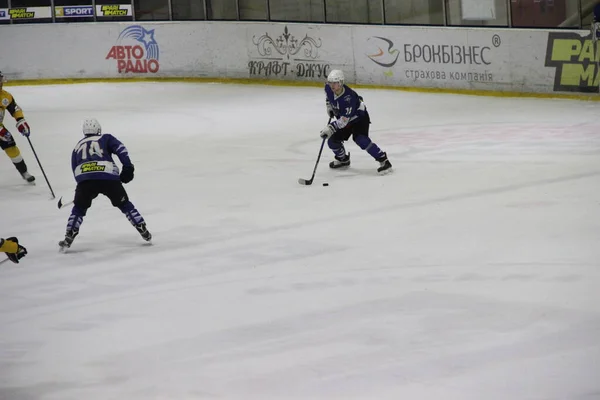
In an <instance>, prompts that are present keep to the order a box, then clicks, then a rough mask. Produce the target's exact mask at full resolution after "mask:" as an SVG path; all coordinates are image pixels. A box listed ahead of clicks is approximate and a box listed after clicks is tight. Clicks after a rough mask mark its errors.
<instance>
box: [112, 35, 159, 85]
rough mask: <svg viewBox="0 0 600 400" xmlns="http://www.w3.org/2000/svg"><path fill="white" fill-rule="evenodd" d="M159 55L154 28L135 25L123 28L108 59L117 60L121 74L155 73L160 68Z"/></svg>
mask: <svg viewBox="0 0 600 400" xmlns="http://www.w3.org/2000/svg"><path fill="white" fill-rule="evenodd" d="M158 56H159V50H158V43H157V42H156V40H155V39H154V29H150V30H146V29H144V27H143V26H141V25H133V26H129V27H127V28H125V29H123V31H122V32H121V34H120V35H119V37H118V39H117V44H115V45H114V46H113V47H112V48H111V49H110V51H109V52H108V54H107V55H106V59H107V60H108V59H114V60H117V70H118V72H119V73H120V74H126V73H128V72H133V73H139V74H147V73H153V74H155V73H157V72H158V69H159V64H158Z"/></svg>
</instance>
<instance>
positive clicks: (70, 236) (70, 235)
mask: <svg viewBox="0 0 600 400" xmlns="http://www.w3.org/2000/svg"><path fill="white" fill-rule="evenodd" d="M78 233H79V232H78V231H67V233H66V234H65V238H64V239H63V240H61V241H60V242H58V246H59V247H60V249H59V250H60V251H61V252H63V253H64V252H65V251H67V249H68V248H70V247H71V244H73V240H75V236H77V234H78Z"/></svg>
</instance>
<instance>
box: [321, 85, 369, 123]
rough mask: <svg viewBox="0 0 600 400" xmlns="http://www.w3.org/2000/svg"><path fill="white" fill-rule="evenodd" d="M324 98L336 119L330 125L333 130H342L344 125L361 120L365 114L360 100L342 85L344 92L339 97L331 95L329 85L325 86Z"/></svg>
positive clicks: (363, 105) (365, 110) (365, 108)
mask: <svg viewBox="0 0 600 400" xmlns="http://www.w3.org/2000/svg"><path fill="white" fill-rule="evenodd" d="M325 96H326V99H327V101H328V102H329V104H331V106H332V107H333V112H334V114H335V116H336V118H337V120H336V121H333V122H332V123H331V125H333V127H334V128H335V130H339V129H342V128H344V127H346V125H348V124H350V123H352V122H354V120H356V119H358V118H362V117H364V116H365V115H366V114H367V107H366V106H365V104H364V103H363V101H362V98H361V97H360V96H359V95H358V94H357V93H356V92H355V91H354V90H352V89H350V88H349V87H348V86H346V85H344V90H343V91H342V93H341V94H340V95H339V96H336V95H335V93H333V90H331V88H330V87H329V85H327V84H326V85H325Z"/></svg>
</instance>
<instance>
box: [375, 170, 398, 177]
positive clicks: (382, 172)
mask: <svg viewBox="0 0 600 400" xmlns="http://www.w3.org/2000/svg"><path fill="white" fill-rule="evenodd" d="M392 172H394V169H393V168H388V169H386V170H384V171H381V172H378V173H377V174H378V175H381V176H384V175H388V174H391V173H392Z"/></svg>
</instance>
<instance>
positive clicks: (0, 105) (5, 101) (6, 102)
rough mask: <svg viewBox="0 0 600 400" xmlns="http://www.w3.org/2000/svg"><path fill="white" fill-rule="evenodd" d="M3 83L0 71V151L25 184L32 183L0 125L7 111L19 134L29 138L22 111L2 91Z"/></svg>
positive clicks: (6, 131) (10, 139) (23, 163)
mask: <svg viewBox="0 0 600 400" xmlns="http://www.w3.org/2000/svg"><path fill="white" fill-rule="evenodd" d="M4 82H6V78H5V77H4V75H2V72H1V71H0V149H2V150H4V152H5V153H6V155H7V156H8V157H9V158H10V160H11V161H12V162H13V164H14V166H15V167H16V168H17V171H19V173H20V174H21V176H22V177H23V179H25V180H26V181H27V182H33V181H35V177H34V176H33V175H31V174H30V173H29V172H28V171H27V165H26V164H25V161H24V160H23V156H21V151H20V150H19V148H18V147H17V143H16V142H15V139H14V138H13V137H12V135H11V133H10V132H9V131H8V129H6V127H5V126H4V125H3V123H2V122H3V121H4V114H5V112H6V110H8V112H9V113H10V115H12V116H13V118H14V119H15V120H16V121H17V129H18V130H19V132H21V134H22V135H23V136H29V133H30V130H29V124H28V123H27V121H26V120H25V116H24V115H23V110H21V108H20V107H19V105H18V104H17V103H16V102H15V99H14V98H13V97H12V95H11V94H10V93H8V92H7V91H6V90H3V89H2V86H3V85H4Z"/></svg>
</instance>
